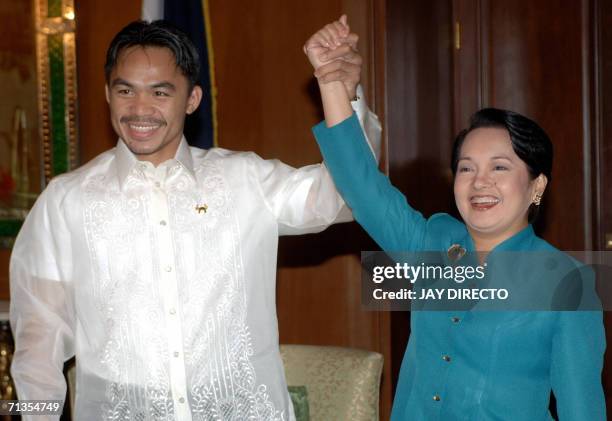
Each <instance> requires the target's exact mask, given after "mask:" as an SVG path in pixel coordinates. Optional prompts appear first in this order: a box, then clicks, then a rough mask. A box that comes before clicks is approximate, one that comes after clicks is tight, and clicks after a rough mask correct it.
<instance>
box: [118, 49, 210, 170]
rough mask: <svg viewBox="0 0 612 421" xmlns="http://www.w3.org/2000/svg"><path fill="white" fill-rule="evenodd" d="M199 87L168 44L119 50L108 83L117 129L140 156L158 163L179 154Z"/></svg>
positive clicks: (195, 104)
mask: <svg viewBox="0 0 612 421" xmlns="http://www.w3.org/2000/svg"><path fill="white" fill-rule="evenodd" d="M201 97H202V90H201V88H200V87H199V86H195V87H193V89H191V91H190V87H189V81H188V79H187V78H186V77H185V75H183V73H182V72H181V69H180V68H179V67H178V66H177V65H176V61H175V58H174V55H173V53H172V52H171V51H170V50H169V49H167V48H162V47H141V46H136V47H130V48H127V49H125V50H124V51H122V52H121V53H120V54H119V57H118V59H117V64H116V66H115V67H114V68H113V70H112V72H111V74H110V78H109V83H108V85H107V86H106V99H107V101H108V104H109V107H110V114H111V122H112V125H113V128H114V129H115V132H116V133H117V134H118V135H119V137H121V139H123V142H125V144H126V146H127V147H128V148H129V149H130V150H131V151H132V153H134V154H135V155H136V156H137V158H138V159H140V160H146V161H150V162H152V163H153V164H154V165H158V164H160V163H162V162H164V161H166V160H168V159H171V158H173V157H174V155H175V153H176V150H177V148H178V145H179V143H180V141H181V137H182V134H183V127H184V124H185V116H186V114H191V113H192V112H193V111H195V109H196V108H197V107H198V105H199V103H200V99H201Z"/></svg>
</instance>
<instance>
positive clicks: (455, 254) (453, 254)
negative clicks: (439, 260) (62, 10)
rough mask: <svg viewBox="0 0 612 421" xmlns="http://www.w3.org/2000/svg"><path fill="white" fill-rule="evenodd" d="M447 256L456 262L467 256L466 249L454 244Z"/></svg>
mask: <svg viewBox="0 0 612 421" xmlns="http://www.w3.org/2000/svg"><path fill="white" fill-rule="evenodd" d="M446 254H447V255H448V258H449V259H450V260H451V261H452V262H456V261H457V260H459V259H461V258H462V257H463V256H465V248H463V247H461V246H460V245H459V244H453V245H452V246H450V247H449V248H448V250H447V251H446Z"/></svg>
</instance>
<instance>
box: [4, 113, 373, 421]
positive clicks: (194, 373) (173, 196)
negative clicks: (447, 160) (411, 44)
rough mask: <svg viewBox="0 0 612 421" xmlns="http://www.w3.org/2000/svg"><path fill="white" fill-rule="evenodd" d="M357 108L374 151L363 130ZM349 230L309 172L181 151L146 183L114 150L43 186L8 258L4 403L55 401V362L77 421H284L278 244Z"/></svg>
mask: <svg viewBox="0 0 612 421" xmlns="http://www.w3.org/2000/svg"><path fill="white" fill-rule="evenodd" d="M358 107H361V108H358V114H359V115H361V116H362V117H363V116H367V119H369V120H370V121H369V122H368V123H367V124H366V127H368V128H369V130H368V131H369V133H368V135H369V138H370V140H371V141H372V142H373V144H376V145H378V144H379V142H380V126H379V124H378V122H377V120H376V118H375V116H373V115H372V114H370V113H369V111H367V110H366V109H365V107H364V106H363V104H358ZM362 120H363V118H362ZM375 149H376V150H377V148H375ZM348 219H350V212H347V211H346V208H345V206H344V202H343V201H342V199H341V198H340V196H339V195H338V194H337V193H336V190H335V187H334V184H333V181H332V179H331V177H330V175H329V174H328V172H327V170H326V169H325V166H324V165H311V166H307V167H304V168H300V169H294V168H291V167H289V166H287V165H285V164H283V163H281V162H279V161H277V160H263V159H261V158H260V157H258V156H257V155H255V154H253V153H236V152H230V151H227V150H224V149H220V148H214V149H211V150H209V151H204V150H199V149H195V148H190V147H188V146H187V144H186V142H185V141H184V139H183V141H182V143H181V145H180V147H179V150H178V152H177V154H176V157H175V159H172V160H170V161H167V162H165V163H163V164H161V165H160V166H158V167H157V168H155V167H153V165H151V164H150V163H148V162H142V161H138V160H137V159H136V158H135V157H134V156H133V155H132V154H131V152H130V151H129V150H128V149H127V148H126V147H125V145H124V144H123V142H122V141H119V143H118V145H117V147H116V148H114V149H113V150H110V151H108V152H105V153H103V154H102V155H100V156H98V157H97V158H95V159H94V160H92V161H91V162H89V163H88V164H86V165H85V166H83V167H81V168H79V169H78V170H76V171H73V172H71V173H69V174H65V175H62V176H59V177H56V178H55V179H54V180H53V181H52V182H51V183H50V184H49V186H48V187H47V189H45V191H44V192H43V193H42V194H41V196H40V198H39V200H38V201H37V203H36V205H35V206H34V208H33V209H32V211H31V213H30V215H29V216H28V218H27V220H26V222H25V224H24V227H23V228H22V230H21V232H20V234H19V237H18V239H17V242H16V244H15V247H14V250H13V254H12V259H11V324H12V328H13V334H14V337H15V341H16V351H15V354H14V359H13V365H12V374H13V378H14V381H15V384H16V387H17V392H18V395H19V398H20V399H59V400H63V399H64V396H65V390H66V385H65V382H64V377H63V375H62V367H63V363H64V361H65V360H67V359H69V358H71V357H72V356H73V355H75V354H76V356H77V395H76V417H77V419H78V420H87V421H94V420H236V421H243V420H292V419H293V409H292V406H291V403H290V399H289V395H288V393H287V387H286V383H285V378H284V374H283V366H282V362H281V359H280V355H279V349H278V328H277V317H276V305H275V276H276V256H277V243H278V235H283V234H303V233H311V232H317V231H320V230H322V229H324V228H325V227H327V226H328V225H329V224H332V223H334V222H339V221H342V220H348ZM24 419H28V418H27V417H24ZM31 419H35V420H42V419H44V417H41V416H36V417H32V418H31ZM48 419H56V418H53V417H48Z"/></svg>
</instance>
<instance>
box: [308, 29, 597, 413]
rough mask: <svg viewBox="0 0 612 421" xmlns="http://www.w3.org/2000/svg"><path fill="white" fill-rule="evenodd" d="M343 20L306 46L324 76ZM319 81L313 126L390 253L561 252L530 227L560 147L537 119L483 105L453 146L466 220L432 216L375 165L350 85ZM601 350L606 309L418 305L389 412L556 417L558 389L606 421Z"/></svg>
mask: <svg viewBox="0 0 612 421" xmlns="http://www.w3.org/2000/svg"><path fill="white" fill-rule="evenodd" d="M338 24H339V25H338ZM344 24H345V22H338V23H337V24H336V26H335V27H334V26H330V25H328V26H327V27H325V28H323V29H322V30H321V31H319V32H318V33H317V34H315V35H314V36H313V37H312V38H311V39H310V40H309V41H308V42H307V43H306V45H305V52H306V53H307V54H308V56H309V59H310V60H311V63H312V64H313V66H314V67H315V75H317V72H316V69H317V67H318V66H320V65H321V63H322V61H321V60H320V57H321V54H324V53H325V51H326V48H329V47H330V45H332V46H333V45H335V44H336V43H340V42H342V37H341V35H342V25H344ZM338 28H339V29H338ZM345 32H348V30H345ZM319 87H320V89H321V97H322V100H323V105H324V110H325V118H326V121H325V122H323V123H321V124H319V125H318V126H316V127H315V128H314V133H315V136H316V138H317V141H318V143H319V146H320V148H321V152H322V154H323V156H324V160H325V163H326V165H327V167H328V168H329V170H330V172H331V174H332V176H333V178H334V180H335V182H336V186H337V188H338V190H339V191H340V193H341V194H342V196H343V197H344V199H345V201H346V202H347V204H348V205H349V207H350V208H351V209H352V211H353V215H354V217H355V219H356V220H357V221H358V222H359V223H360V224H361V225H362V226H363V227H364V228H365V229H366V230H367V232H368V233H369V234H370V235H371V236H372V238H374V240H375V241H376V242H377V243H378V244H379V245H380V247H381V248H382V249H383V250H385V251H420V250H431V251H442V252H446V251H447V250H449V249H450V248H451V247H459V248H463V249H465V250H467V251H468V252H469V251H478V252H480V253H484V254H486V256H487V260H490V259H491V258H492V257H493V256H495V255H499V254H500V253H502V252H504V251H514V252H520V251H530V252H531V251H538V252H540V251H541V252H553V253H554V252H555V248H554V247H553V246H551V245H550V244H548V243H547V242H546V241H544V240H542V239H541V238H539V237H537V236H536V235H535V234H534V231H533V228H532V226H531V225H530V223H529V221H530V219H529V218H530V215H533V214H534V213H535V212H536V211H537V207H538V206H539V204H540V201H541V200H542V196H543V194H544V191H545V188H546V185H547V183H548V182H549V181H550V179H551V169H552V144H551V143H550V141H549V139H548V137H547V135H546V133H544V131H543V130H542V129H541V128H540V127H539V126H538V125H537V124H536V123H534V122H533V121H531V120H529V119H527V118H526V117H523V116H521V115H519V114H517V113H513V112H510V111H504V110H498V109H485V110H481V111H479V112H478V113H476V114H475V115H474V116H473V118H472V122H471V125H470V127H469V128H468V129H467V130H465V131H463V132H462V133H460V134H459V136H458V137H457V139H456V141H455V145H454V149H453V160H452V170H453V174H454V176H455V178H454V194H455V202H456V205H457V208H458V210H459V213H460V214H461V217H462V219H463V221H459V220H457V219H455V218H453V217H452V216H450V215H447V214H436V215H434V216H432V217H430V218H428V219H426V218H424V217H423V216H422V215H421V214H420V213H419V212H417V211H415V210H414V209H413V208H411V207H410V205H409V204H408V202H407V201H406V198H405V197H404V195H403V194H402V193H401V192H400V191H398V190H397V189H396V188H394V187H393V186H392V185H391V183H390V181H389V179H388V178H387V177H386V176H385V175H384V174H382V173H381V172H380V171H379V170H378V166H377V163H376V161H375V160H374V158H373V157H372V154H371V152H370V149H369V147H368V145H367V143H366V140H365V138H364V137H363V134H362V131H361V129H360V127H359V123H358V121H357V119H356V118H355V116H354V115H352V110H351V107H350V103H349V98H348V95H347V93H346V91H345V89H344V87H343V85H342V84H341V83H325V81H324V80H319ZM528 281H529V282H533V281H537V279H528ZM604 351H605V336H604V329H603V322H602V313H601V312H600V311H572V312H570V311H556V312H553V311H549V312H544V311H540V312H477V311H456V312H446V311H445V312H413V313H412V317H411V336H410V340H409V342H408V347H407V349H406V353H405V355H404V360H403V363H402V367H401V371H400V377H399V382H398V385H397V389H396V394H395V400H394V404H393V411H392V416H391V419H392V420H393V421H400V420H402V421H403V420H418V421H420V420H423V421H436V420H440V421H454V420H466V421H477V420H509V421H522V420H524V421H544V420H551V419H552V416H551V414H550V413H549V410H548V408H549V402H550V394H551V391H552V392H553V393H554V395H555V398H556V402H557V413H558V416H559V420H561V421H566V420H567V421H593V420H605V419H606V414H605V400H604V394H603V390H602V385H601V370H602V364H603V354H604Z"/></svg>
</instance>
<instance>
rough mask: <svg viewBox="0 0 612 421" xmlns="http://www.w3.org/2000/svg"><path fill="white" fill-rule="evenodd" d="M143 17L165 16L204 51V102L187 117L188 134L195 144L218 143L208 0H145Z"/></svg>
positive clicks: (203, 145)
mask: <svg viewBox="0 0 612 421" xmlns="http://www.w3.org/2000/svg"><path fill="white" fill-rule="evenodd" d="M142 19H143V20H147V21H152V20H157V19H165V20H167V21H169V22H171V23H172V24H174V25H175V26H176V27H178V28H179V29H181V30H182V31H183V32H185V33H186V34H187V35H188V36H189V38H190V39H191V41H192V42H193V43H194V45H195V46H196V48H197V50H198V54H199V55H200V79H199V83H198V84H199V85H200V86H201V87H202V102H201V103H200V106H199V107H198V109H197V110H196V111H194V112H193V113H192V114H191V115H189V116H187V118H186V120H185V129H184V133H185V137H186V138H187V142H189V144H190V145H192V146H197V147H199V148H204V149H208V148H211V147H213V146H217V118H216V111H217V104H216V87H215V72H214V62H213V50H212V38H211V31H210V18H209V15H208V0H167V1H164V0H143V1H142Z"/></svg>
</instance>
